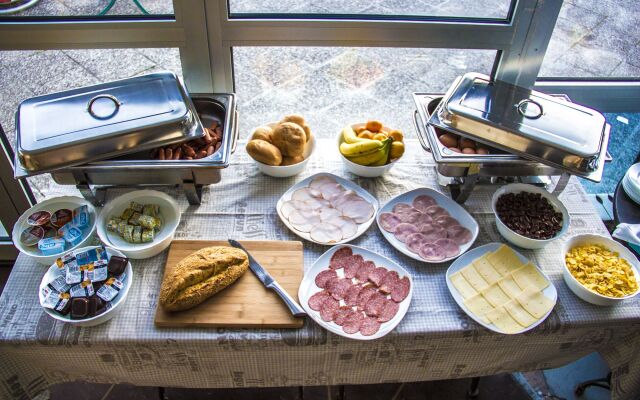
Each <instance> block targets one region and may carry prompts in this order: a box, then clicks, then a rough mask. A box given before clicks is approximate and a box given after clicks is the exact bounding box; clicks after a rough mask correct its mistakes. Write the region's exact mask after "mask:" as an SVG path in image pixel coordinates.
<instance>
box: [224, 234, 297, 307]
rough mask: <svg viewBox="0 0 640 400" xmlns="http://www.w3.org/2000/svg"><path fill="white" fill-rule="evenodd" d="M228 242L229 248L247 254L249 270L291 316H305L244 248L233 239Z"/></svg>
mask: <svg viewBox="0 0 640 400" xmlns="http://www.w3.org/2000/svg"><path fill="white" fill-rule="evenodd" d="M228 241H229V244H230V245H231V246H233V247H236V248H238V249H240V250H242V251H244V252H245V253H247V256H248V257H249V268H250V269H251V271H252V272H253V273H254V275H255V276H256V277H258V280H259V281H260V282H262V284H263V285H264V286H265V287H266V288H267V289H271V290H273V291H274V292H276V294H277V295H278V296H280V298H281V299H282V301H284V304H286V306H287V307H288V308H289V311H291V314H293V316H294V317H304V316H306V315H307V313H306V311H304V309H303V308H302V307H300V305H299V304H298V303H297V302H296V301H295V300H294V299H293V298H292V297H291V296H289V293H287V291H286V290H284V289H283V288H282V286H280V285H279V284H278V282H276V280H275V279H273V277H272V276H271V275H269V272H267V270H265V269H264V268H263V267H262V265H260V263H259V262H258V261H256V259H255V258H253V256H252V255H251V253H249V252H248V251H247V249H245V248H244V246H242V245H241V244H240V243H239V242H238V241H236V240H233V239H229V240H228Z"/></svg>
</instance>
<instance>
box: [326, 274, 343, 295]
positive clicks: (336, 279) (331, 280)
mask: <svg viewBox="0 0 640 400" xmlns="http://www.w3.org/2000/svg"><path fill="white" fill-rule="evenodd" d="M339 281H340V278H339V277H338V276H337V275H336V276H335V277H330V278H329V279H327V282H325V284H324V288H325V289H327V291H328V292H329V294H331V288H332V287H333V286H334V285H335V284H337V283H338V282H339Z"/></svg>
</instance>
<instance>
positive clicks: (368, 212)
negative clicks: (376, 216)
mask: <svg viewBox="0 0 640 400" xmlns="http://www.w3.org/2000/svg"><path fill="white" fill-rule="evenodd" d="M340 211H342V214H343V215H344V216H346V217H349V218H351V219H352V220H354V221H355V222H357V223H359V224H362V223H364V222H367V221H368V220H369V219H371V217H373V213H374V212H375V209H374V208H373V206H372V205H371V204H369V203H368V202H366V201H365V200H362V199H360V200H349V201H346V202H345V203H343V204H342V206H341V208H340Z"/></svg>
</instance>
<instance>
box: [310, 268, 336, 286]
mask: <svg viewBox="0 0 640 400" xmlns="http://www.w3.org/2000/svg"><path fill="white" fill-rule="evenodd" d="M337 277H338V274H337V273H336V271H334V270H332V269H325V270H324V271H320V273H319V274H318V275H316V279H315V283H316V286H317V287H319V288H323V289H324V288H326V287H327V286H326V285H327V282H328V281H329V279H331V278H337Z"/></svg>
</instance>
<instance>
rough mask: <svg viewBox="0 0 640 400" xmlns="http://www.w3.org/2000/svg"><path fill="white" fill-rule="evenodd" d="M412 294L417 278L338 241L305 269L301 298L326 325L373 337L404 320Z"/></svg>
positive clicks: (360, 336)
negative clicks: (414, 280)
mask: <svg viewBox="0 0 640 400" xmlns="http://www.w3.org/2000/svg"><path fill="white" fill-rule="evenodd" d="M412 294H413V280H412V279H411V276H410V275H409V273H408V272H407V271H406V270H405V269H404V268H402V267H401V266H399V265H398V264H397V263H395V262H393V261H391V260H390V259H388V258H386V257H384V256H381V255H379V254H377V253H374V252H372V251H370V250H367V249H364V248H362V247H357V246H351V245H338V246H334V247H332V248H331V249H329V250H328V251H327V252H326V253H324V254H323V255H321V256H320V257H319V258H318V259H317V260H316V262H315V263H314V264H313V266H312V267H311V269H310V270H309V271H307V272H306V273H305V275H304V278H303V279H302V282H301V284H300V289H299V290H298V299H299V300H300V304H302V307H303V308H304V309H305V310H306V311H307V313H308V314H309V316H310V317H311V318H313V319H314V320H315V321H316V322H317V323H318V324H319V325H320V326H322V327H323V328H325V329H327V330H329V331H331V332H333V333H335V334H337V335H341V336H344V337H348V338H351V339H359V340H372V339H377V338H380V337H382V336H384V335H386V334H387V333H389V332H391V331H392V330H393V329H394V328H395V327H396V326H397V325H398V324H399V323H400V321H401V320H402V318H403V317H404V315H405V314H406V312H407V310H408V309H409V303H411V296H412Z"/></svg>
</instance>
